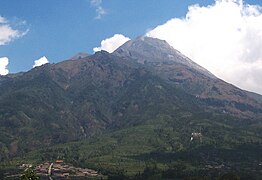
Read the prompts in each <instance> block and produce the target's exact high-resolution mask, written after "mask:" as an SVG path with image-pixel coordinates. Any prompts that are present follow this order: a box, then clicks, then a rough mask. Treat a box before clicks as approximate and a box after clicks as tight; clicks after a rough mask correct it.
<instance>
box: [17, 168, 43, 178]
mask: <svg viewBox="0 0 262 180" xmlns="http://www.w3.org/2000/svg"><path fill="white" fill-rule="evenodd" d="M38 179H39V177H38V176H37V175H36V173H35V171H34V170H33V169H32V168H27V169H26V170H25V171H24V173H23V174H22V176H21V180H38Z"/></svg>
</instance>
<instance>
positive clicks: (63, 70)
mask: <svg viewBox="0 0 262 180" xmlns="http://www.w3.org/2000/svg"><path fill="white" fill-rule="evenodd" d="M149 54H150V53H149ZM161 63H162V61H161V62H158V63H156V62H154V63H152V62H151V65H149V64H150V63H149V64H147V62H145V64H139V63H136V62H135V61H133V59H130V57H126V58H123V59H122V58H120V57H117V56H115V55H112V54H108V53H106V52H100V53H96V54H95V55H93V56H89V57H87V58H84V59H79V60H76V61H72V60H69V61H65V62H62V63H59V64H53V65H50V64H47V65H44V66H41V67H37V68H34V69H32V70H31V71H29V72H26V73H23V74H21V75H19V76H14V77H10V78H7V79H2V80H1V84H0V177H1V178H2V177H4V176H5V174H6V172H12V171H13V170H14V171H15V169H17V166H18V165H20V164H22V163H30V164H31V163H32V164H34V165H37V164H39V163H42V162H45V161H54V160H56V159H63V160H64V161H65V162H67V163H71V164H73V165H74V166H76V167H88V168H92V169H96V170H98V171H99V172H101V173H102V174H105V175H107V176H108V178H109V179H110V178H111V179H116V178H119V179H128V178H129V179H132V178H136V179H201V178H206V179H214V178H218V179H219V178H221V179H227V178H231V177H232V178H236V179H237V178H238V177H240V178H247V179H248V178H249V179H252V178H255V179H259V178H261V177H262V174H261V173H262V172H261V163H262V131H261V129H262V125H261V120H262V117H261V112H262V107H261V104H258V102H256V101H255V100H253V99H250V98H249V97H248V96H247V95H246V93H245V92H244V91H241V90H239V89H237V88H235V87H233V86H231V85H228V84H226V83H225V82H222V81H221V80H218V79H211V78H210V77H207V76H205V75H204V74H201V73H200V72H199V71H196V70H194V69H190V68H189V67H185V66H186V65H185V64H184V65H181V64H179V63H170V62H166V63H163V64H162V65H161ZM155 66H156V67H155ZM173 76H174V77H173ZM175 78H180V79H175ZM174 79H175V80H174ZM201 93H202V94H201ZM200 96H201V97H200ZM192 133H196V134H198V135H199V136H196V137H193V139H192ZM234 173H235V174H234Z"/></svg>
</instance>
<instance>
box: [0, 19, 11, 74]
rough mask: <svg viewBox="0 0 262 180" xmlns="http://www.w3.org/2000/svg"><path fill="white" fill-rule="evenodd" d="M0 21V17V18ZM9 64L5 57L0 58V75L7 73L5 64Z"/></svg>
mask: <svg viewBox="0 0 262 180" xmlns="http://www.w3.org/2000/svg"><path fill="white" fill-rule="evenodd" d="M0 21H1V18H0ZM8 64H9V60H8V58H7V57H1V58H0V75H7V74H8V73H9V71H8V69H7V65H8Z"/></svg>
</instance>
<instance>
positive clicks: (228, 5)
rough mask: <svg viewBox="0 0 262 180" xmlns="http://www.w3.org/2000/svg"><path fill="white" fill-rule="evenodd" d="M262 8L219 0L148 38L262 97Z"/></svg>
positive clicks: (193, 10) (238, 0)
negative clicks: (155, 39)
mask: <svg viewBox="0 0 262 180" xmlns="http://www.w3.org/2000/svg"><path fill="white" fill-rule="evenodd" d="M261 9H262V7H260V6H258V5H249V4H246V3H244V2H243V1H242V0H216V1H215V3H214V4H212V5H209V6H206V7H205V6H204V7H200V6H199V5H193V6H190V7H189V9H188V12H187V14H186V17H184V18H174V19H171V20H169V21H167V22H166V23H165V24H163V25H160V26H158V27H156V28H155V29H153V30H151V31H149V32H148V33H147V36H150V37H155V38H159V39H164V40H166V41H167V42H168V43H169V44H170V45H172V46H173V47H174V48H176V49H178V50H179V51H181V52H182V53H183V54H185V55H187V56H188V57H190V58H191V59H192V60H194V61H195V62H197V63H198V64H200V65H202V66H203V67H205V68H207V69H208V70H209V71H211V72H212V73H214V74H215V75H217V76H218V77H220V78H222V79H224V80H226V81H228V82H230V83H233V84H235V85H237V86H239V87H241V88H244V89H247V90H251V91H255V92H258V93H260V94H262V86H261V84H262V78H261V77H262V50H261V47H262V12H261Z"/></svg>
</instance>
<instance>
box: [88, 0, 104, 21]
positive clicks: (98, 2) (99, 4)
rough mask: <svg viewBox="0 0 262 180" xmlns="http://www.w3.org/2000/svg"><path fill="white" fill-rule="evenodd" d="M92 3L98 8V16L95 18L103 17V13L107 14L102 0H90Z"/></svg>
mask: <svg viewBox="0 0 262 180" xmlns="http://www.w3.org/2000/svg"><path fill="white" fill-rule="evenodd" d="M90 4H91V5H92V6H93V7H95V9H96V14H97V16H96V17H95V19H101V18H102V16H103V15H105V14H107V12H106V10H105V9H104V8H103V7H102V0H90Z"/></svg>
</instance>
